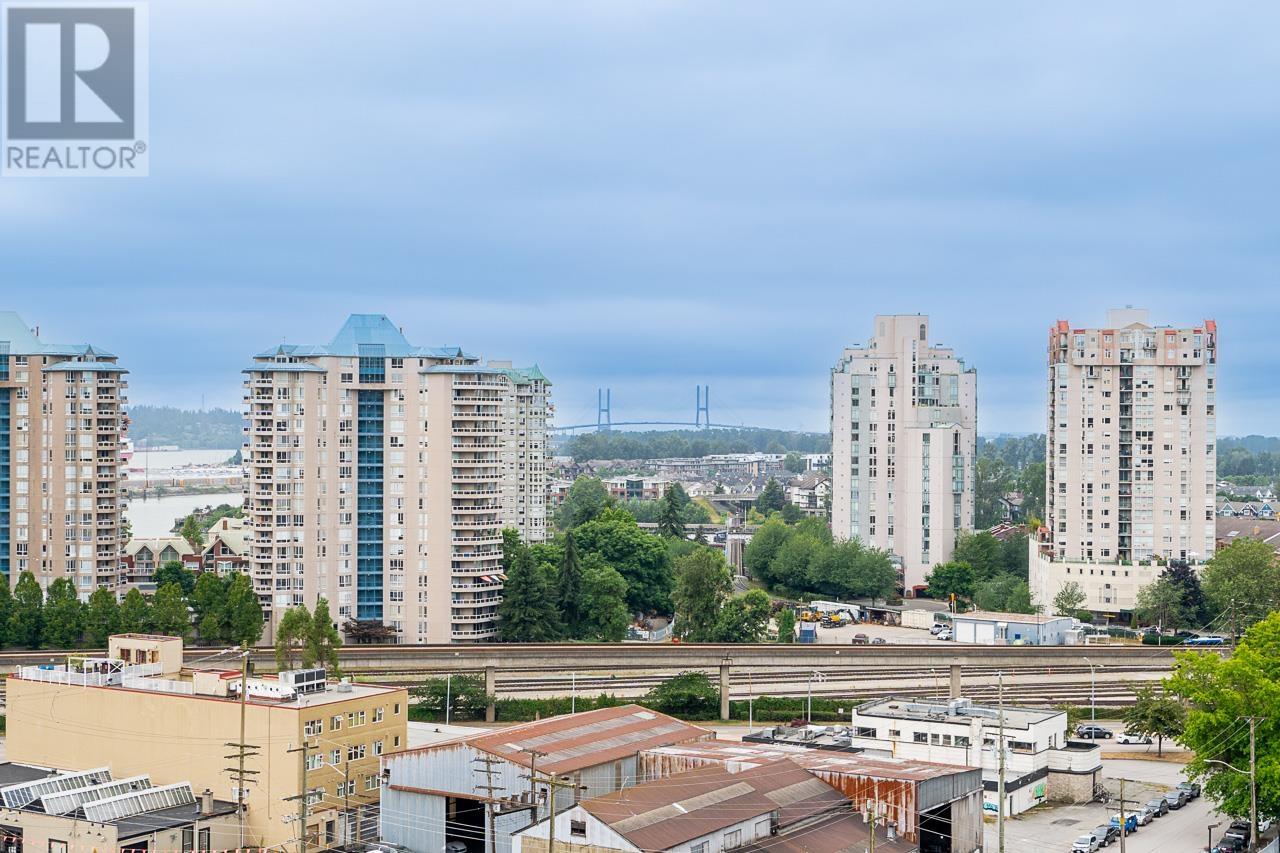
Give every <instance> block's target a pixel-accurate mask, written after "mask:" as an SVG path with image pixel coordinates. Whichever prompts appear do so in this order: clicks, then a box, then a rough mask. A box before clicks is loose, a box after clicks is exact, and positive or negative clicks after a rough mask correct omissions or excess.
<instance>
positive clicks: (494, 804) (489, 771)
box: [475, 755, 499, 853]
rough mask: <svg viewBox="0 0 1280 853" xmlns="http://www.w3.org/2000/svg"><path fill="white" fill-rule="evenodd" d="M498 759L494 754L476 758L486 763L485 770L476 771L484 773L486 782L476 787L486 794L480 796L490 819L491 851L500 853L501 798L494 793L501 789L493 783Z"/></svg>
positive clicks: (478, 761) (491, 852)
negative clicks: (499, 813)
mask: <svg viewBox="0 0 1280 853" xmlns="http://www.w3.org/2000/svg"><path fill="white" fill-rule="evenodd" d="M497 761H498V759H496V758H494V757H493V756H492V755H485V756H483V757H482V758H477V759H475V762H476V763H477V764H483V765H484V769H483V770H481V769H478V768H477V770H476V772H477V773H483V774H484V777H485V784H483V785H476V788H475V789H476V790H477V791H484V796H483V797H481V798H480V801H481V802H482V803H484V804H485V811H486V813H487V816H488V819H489V853H498V827H497V811H498V802H499V800H498V798H497V797H495V796H494V793H493V792H494V791H497V790H499V787H498V786H497V785H495V784H493V774H494V773H496V772H497V771H496V770H494V769H493V765H494V764H496V763H497Z"/></svg>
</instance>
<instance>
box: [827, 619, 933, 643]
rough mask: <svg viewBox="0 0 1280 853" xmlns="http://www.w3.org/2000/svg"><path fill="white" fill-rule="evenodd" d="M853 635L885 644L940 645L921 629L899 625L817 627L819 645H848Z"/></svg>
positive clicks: (865, 623) (864, 623)
mask: <svg viewBox="0 0 1280 853" xmlns="http://www.w3.org/2000/svg"><path fill="white" fill-rule="evenodd" d="M855 634H866V635H867V639H869V640H870V639H873V638H875V637H880V638H882V639H883V640H884V641H885V642H886V643H942V642H945V641H944V640H935V639H934V638H933V637H932V636H930V634H929V632H928V631H926V630H924V629H923V628H903V627H902V626H900V625H876V624H874V623H872V622H863V623H858V624H853V625H842V626H840V627H839V628H823V627H822V626H821V625H819V626H818V642H819V643H835V644H843V645H846V646H847V645H849V644H850V643H852V642H853V637H854V635H855Z"/></svg>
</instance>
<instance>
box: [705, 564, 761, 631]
mask: <svg viewBox="0 0 1280 853" xmlns="http://www.w3.org/2000/svg"><path fill="white" fill-rule="evenodd" d="M717 553H718V552H717ZM769 607H770V603H769V594H768V593H767V592H765V591H764V590H762V589H753V590H750V591H749V592H747V594H746V595H743V596H741V597H738V598H731V599H729V600H728V601H727V602H725V604H724V607H722V608H720V614H719V616H718V617H717V618H716V624H715V628H714V631H713V633H712V639H713V640H715V642H717V643H759V642H761V641H762V640H764V635H765V631H767V630H768V628H769Z"/></svg>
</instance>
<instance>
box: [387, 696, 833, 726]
mask: <svg viewBox="0 0 1280 853" xmlns="http://www.w3.org/2000/svg"><path fill="white" fill-rule="evenodd" d="M570 704H571V703H570V699H569V697H567V696H557V697H555V698H553V699H499V700H498V701H497V702H495V703H494V710H495V712H496V715H497V721H498V722H500V723H522V722H527V721H529V720H536V719H540V718H543V717H554V716H558V715H560V714H568V713H569V708H570ZM572 704H573V707H575V708H576V709H577V710H579V711H593V710H595V709H597V708H616V707H617V706H619V705H628V704H636V705H641V706H644V707H650V706H649V705H648V703H646V702H645V700H644V698H643V697H636V698H634V699H631V698H627V697H625V696H613V695H610V694H607V693H601V694H600V695H599V696H579V697H578V699H577V701H576V702H574V703H572ZM752 704H753V705H754V707H753V708H748V702H747V700H745V699H735V700H733V701H732V702H730V703H729V717H730V719H733V720H743V721H745V720H746V719H747V718H748V715H749V714H750V716H751V717H752V718H753V719H754V720H755V721H756V722H759V723H789V722H791V721H792V720H796V719H800V718H802V717H804V716H805V706H806V701H805V697H803V696H799V697H795V696H760V697H758V698H756V699H755V701H754V703H752ZM853 705H854V702H853V700H850V699H829V698H826V697H817V696H815V697H814V699H813V721H814V722H815V723H841V722H848V720H849V712H850V709H851V708H852V707H853ZM841 709H843V713H842V712H841ZM654 710H661V709H654ZM676 716H680V717H681V718H682V719H685V720H689V721H690V722H712V721H715V720H718V719H719V718H720V715H719V713H717V712H711V713H705V714H684V715H676ZM409 719H410V720H413V721H414V722H424V723H442V722H444V715H443V714H441V713H438V712H435V711H432V710H429V709H427V708H424V707H422V706H421V705H410V706H409ZM450 720H452V721H454V722H480V721H483V720H484V710H483V709H479V710H476V711H467V710H456V711H455V712H454V713H452V714H451V715H450Z"/></svg>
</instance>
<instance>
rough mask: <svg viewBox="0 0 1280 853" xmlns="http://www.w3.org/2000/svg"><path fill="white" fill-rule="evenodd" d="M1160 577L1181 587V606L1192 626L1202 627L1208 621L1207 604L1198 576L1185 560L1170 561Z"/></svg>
mask: <svg viewBox="0 0 1280 853" xmlns="http://www.w3.org/2000/svg"><path fill="white" fill-rule="evenodd" d="M1160 577H1161V579H1168V580H1169V581H1170V582H1171V583H1175V584H1177V585H1179V586H1181V587H1182V604H1183V606H1184V607H1186V609H1187V618H1188V619H1189V620H1190V623H1191V624H1192V625H1204V624H1205V623H1207V622H1208V621H1209V602H1208V601H1207V600H1206V599H1205V597H1204V589H1202V588H1201V586H1200V576H1199V575H1197V574H1196V571H1195V569H1193V568H1191V566H1190V565H1188V564H1187V561H1186V560H1171V561H1170V562H1169V565H1168V566H1167V567H1166V568H1165V570H1164V571H1162V572H1161V573H1160Z"/></svg>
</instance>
